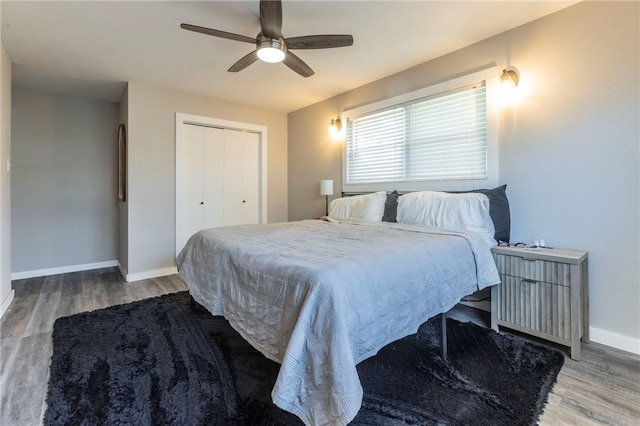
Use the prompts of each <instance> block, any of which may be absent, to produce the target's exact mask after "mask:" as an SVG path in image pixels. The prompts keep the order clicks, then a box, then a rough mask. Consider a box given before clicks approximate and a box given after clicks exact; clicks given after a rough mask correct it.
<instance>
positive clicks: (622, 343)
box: [589, 327, 640, 355]
mask: <svg viewBox="0 0 640 426" xmlns="http://www.w3.org/2000/svg"><path fill="white" fill-rule="evenodd" d="M589 340H591V341H592V342H596V343H600V344H601V345H605V346H610V347H612V348H616V349H620V350H622V351H625V352H631V353H632V354H636V355H640V339H636V338H634V337H630V336H625V335H623V334H618V333H614V332H612V331H608V330H603V329H601V328H595V327H589Z"/></svg>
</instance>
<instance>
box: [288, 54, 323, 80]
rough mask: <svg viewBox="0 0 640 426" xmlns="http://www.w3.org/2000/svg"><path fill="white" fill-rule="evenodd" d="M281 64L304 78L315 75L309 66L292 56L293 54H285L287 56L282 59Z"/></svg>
mask: <svg viewBox="0 0 640 426" xmlns="http://www.w3.org/2000/svg"><path fill="white" fill-rule="evenodd" d="M282 62H283V63H284V64H285V65H286V66H288V67H289V68H291V69H292V70H294V71H295V72H297V73H298V74H300V75H301V76H303V77H305V78H306V77H311V76H312V75H313V74H315V72H313V70H312V69H311V68H310V67H309V65H307V64H305V63H304V61H303V60H302V59H300V58H298V57H297V56H296V55H294V54H293V52H287V55H286V56H285V57H284V60H283V61H282Z"/></svg>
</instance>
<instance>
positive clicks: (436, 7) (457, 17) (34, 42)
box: [0, 0, 576, 112]
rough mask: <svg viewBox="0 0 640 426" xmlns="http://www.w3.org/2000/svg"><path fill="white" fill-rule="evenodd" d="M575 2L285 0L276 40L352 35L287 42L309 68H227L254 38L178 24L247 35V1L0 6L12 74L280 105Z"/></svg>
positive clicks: (110, 96) (90, 87) (107, 88)
mask: <svg viewBox="0 0 640 426" xmlns="http://www.w3.org/2000/svg"><path fill="white" fill-rule="evenodd" d="M574 3H576V1H532V0H529V1H467V2H461V1H284V2H283V25H282V32H283V34H284V35H285V37H293V36H300V35H309V34H344V33H346V34H352V35H353V38H354V44H353V46H351V47H343V48H337V49H326V50H297V51H296V54H297V55H298V56H299V57H300V58H301V59H303V60H304V61H305V62H306V63H307V64H308V65H309V66H311V68H313V69H314V71H315V72H316V74H315V75H314V76H312V77H309V78H303V77H300V76H299V75H298V74H296V73H294V72H293V71H291V70H290V69H289V68H287V67H286V66H285V65H283V64H268V63H264V62H260V61H258V62H256V63H255V64H253V65H251V66H250V67H249V68H247V69H245V70H243V71H241V72H239V73H229V72H227V69H228V68H229V67H230V66H231V65H232V64H234V63H235V62H236V61H237V60H238V59H240V58H241V57H242V56H244V55H246V54H247V53H249V52H250V51H251V50H252V49H253V48H254V46H252V45H250V44H247V43H242V42H237V41H233V40H225V39H220V38H216V37H211V36H206V35H202V34H197V33H193V32H189V31H185V30H182V29H180V24H181V23H183V22H184V23H189V24H194V25H199V26H204V27H209V28H215V29H219V30H223V31H228V32H233V33H237V34H243V35H246V36H249V37H255V36H256V35H257V33H258V32H259V22H258V16H259V12H258V11H259V6H258V1H257V0H252V1H226V2H222V1H211V2H205V1H197V2H189V1H173V2H168V1H137V2H133V1H124V2H122V1H102V2H97V1H68V2H59V1H56V2H48V1H47V2H33V1H16V2H14V1H5V0H3V1H2V2H1V3H0V7H1V11H0V13H1V21H2V43H3V44H4V46H5V48H6V49H7V52H8V54H9V56H10V57H11V60H12V62H13V82H14V84H15V85H18V86H25V87H32V88H37V89H41V90H47V91H52V92H58V93H65V94H70V95H77V96H84V97H90V98H96V99H101V100H108V101H115V102H117V101H118V100H119V99H120V96H121V94H122V92H123V90H124V87H125V83H124V82H126V81H139V82H148V83H152V84H155V85H160V86H164V87H168V88H173V89H177V90H182V91H187V92H193V93H199V94H202V95H208V96H212V97H215V98H219V99H223V100H227V101H232V102H237V103H240V104H246V105H254V106H258V107H263V108H268V109H272V110H276V111H282V112H290V111H294V110H297V109H299V108H302V107H305V106H307V105H310V104H312V103H315V102H318V101H321V100H323V99H326V98H329V97H331V96H334V95H336V94H339V93H342V92H345V91H347V90H349V89H353V88H355V87H359V86H362V85H364V84H366V83H369V82H371V81H375V80H377V79H380V78H382V77H385V76H388V75H390V74H393V73H396V72H398V71H401V70H404V69H406V68H409V67H411V66H414V65H417V64H420V63H422V62H426V61H428V60H430V59H433V58H436V57H438V56H441V55H443V54H446V53H448V52H451V51H454V50H457V49H459V48H462V47H464V46H468V45H470V44H473V43H475V42H477V41H480V40H483V39H485V38H488V37H491V36H493V35H496V34H499V33H501V32H504V31H506V30H509V29H511V28H514V27H517V26H519V25H522V24H524V23H526V22H530V21H532V20H534V19H537V18H540V17H542V16H545V15H548V14H550V13H553V12H555V11H557V10H559V9H562V8H564V7H567V6H569V5H571V4H574Z"/></svg>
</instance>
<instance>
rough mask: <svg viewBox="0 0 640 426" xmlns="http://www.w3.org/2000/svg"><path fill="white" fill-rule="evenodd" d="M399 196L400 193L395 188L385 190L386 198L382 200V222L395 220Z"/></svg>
mask: <svg viewBox="0 0 640 426" xmlns="http://www.w3.org/2000/svg"><path fill="white" fill-rule="evenodd" d="M399 196H400V194H398V191H396V190H394V191H393V192H387V200H386V201H385V202H384V214H383V215H382V221H383V222H397V220H396V216H397V215H398V197H399Z"/></svg>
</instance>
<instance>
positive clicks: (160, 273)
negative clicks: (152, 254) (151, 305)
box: [120, 266, 178, 282]
mask: <svg viewBox="0 0 640 426" xmlns="http://www.w3.org/2000/svg"><path fill="white" fill-rule="evenodd" d="M120 271H121V272H122V271H124V268H122V269H120ZM125 272H126V271H125ZM177 273H178V268H176V267H175V266H174V267H172V268H165V269H155V270H153V271H145V272H139V273H137V274H128V273H125V275H124V278H125V280H127V282H131V281H140V280H147V279H149V278H156V277H164V276H167V275H173V274H177Z"/></svg>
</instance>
